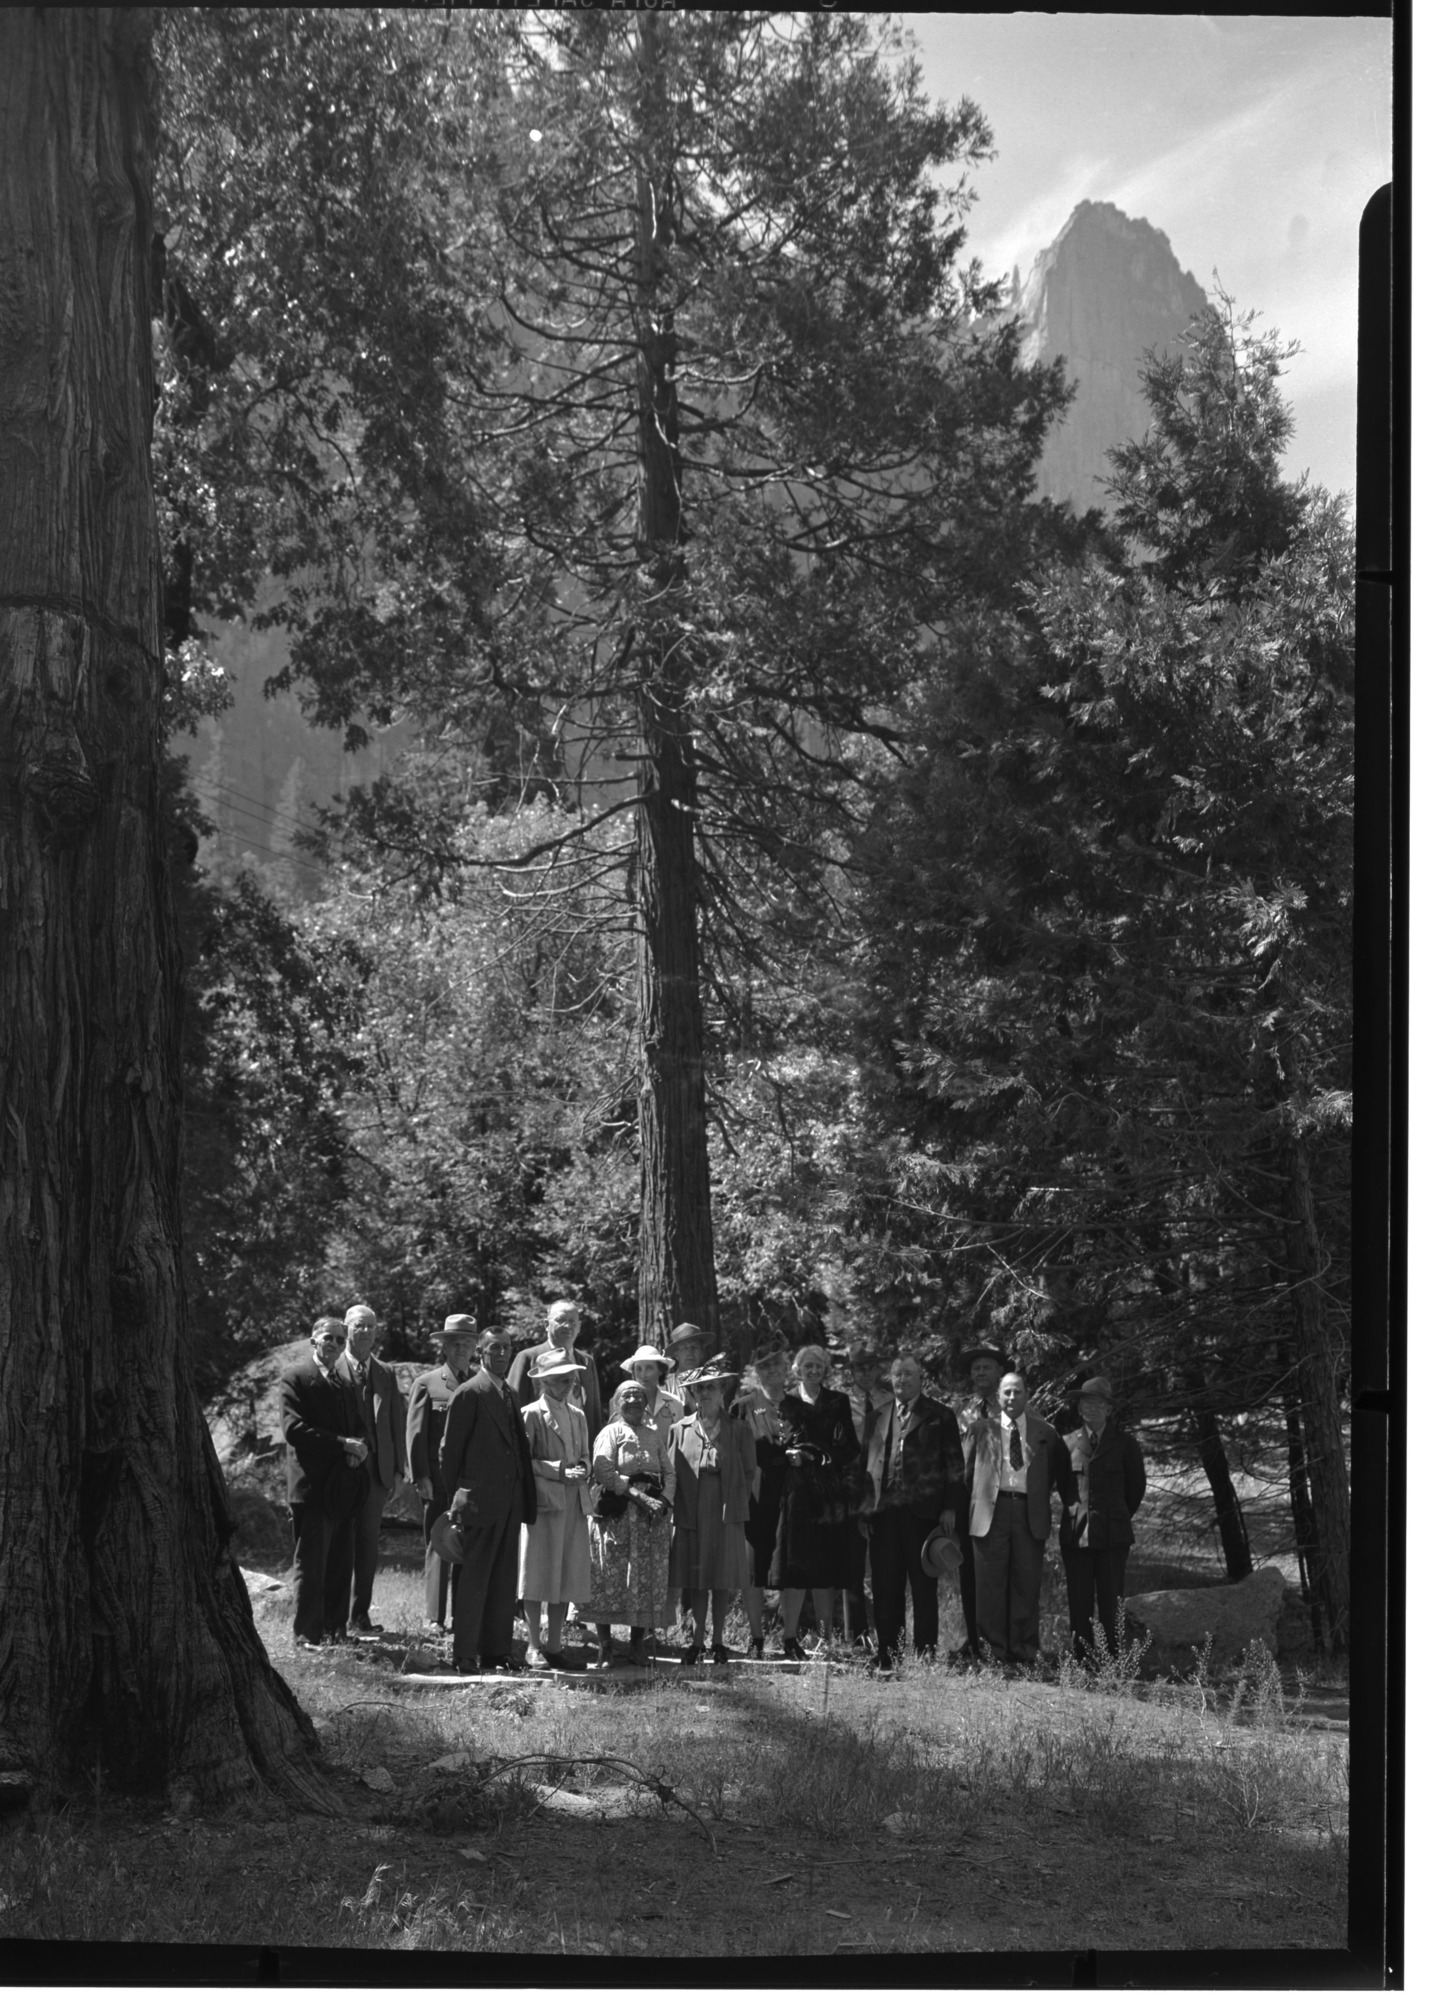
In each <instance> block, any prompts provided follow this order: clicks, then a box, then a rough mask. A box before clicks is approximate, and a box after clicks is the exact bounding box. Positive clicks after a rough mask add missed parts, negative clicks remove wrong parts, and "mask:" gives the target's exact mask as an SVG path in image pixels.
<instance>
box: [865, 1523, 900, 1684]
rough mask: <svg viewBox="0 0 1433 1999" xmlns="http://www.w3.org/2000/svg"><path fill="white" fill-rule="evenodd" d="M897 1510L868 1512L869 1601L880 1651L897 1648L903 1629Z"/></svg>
mask: <svg viewBox="0 0 1433 1999" xmlns="http://www.w3.org/2000/svg"><path fill="white" fill-rule="evenodd" d="M898 1513H899V1509H898V1508H896V1507H888V1508H887V1509H886V1510H885V1511H884V1512H883V1513H873V1514H872V1515H871V1602H872V1608H873V1610H874V1611H875V1617H876V1644H877V1646H878V1647H879V1649H880V1650H881V1651H882V1652H894V1651H895V1650H897V1648H898V1647H899V1646H900V1643H901V1640H902V1639H903V1638H904V1636H905V1628H906V1571H905V1561H904V1558H903V1555H902V1551H901V1524H900V1520H899V1518H898Z"/></svg>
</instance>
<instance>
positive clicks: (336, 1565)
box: [279, 1319, 368, 1651]
mask: <svg viewBox="0 0 1433 1999" xmlns="http://www.w3.org/2000/svg"><path fill="white" fill-rule="evenodd" d="M309 1337H310V1340H311V1342H312V1347H313V1351H312V1354H311V1355H310V1356H309V1357H308V1358H307V1359H305V1360H299V1361H295V1362H294V1363H293V1365H292V1366H291V1367H286V1368H285V1369H284V1371H283V1373H282V1375H281V1376H280V1377H279V1406H280V1411H281V1418H280V1421H281V1428H282V1430H283V1438H284V1444H285V1446H286V1466H285V1469H286V1472H287V1477H288V1493H289V1513H290V1516H291V1518H292V1520H293V1527H294V1644H295V1646H296V1647H297V1648H298V1650H300V1651H316V1650H317V1649H318V1648H319V1647H320V1646H321V1645H323V1644H324V1643H325V1642H326V1641H337V1640H339V1639H341V1638H342V1637H343V1636H344V1631H345V1626H346V1624H347V1619H348V1591H349V1579H350V1577H351V1576H352V1574H353V1521H354V1515H355V1514H356V1513H357V1512H358V1510H359V1508H360V1507H361V1506H362V1505H363V1503H364V1499H365V1497H366V1495H367V1490H368V1472H367V1470H366V1468H365V1461H366V1459H367V1457H368V1444H367V1441H366V1440H365V1438H364V1435H363V1412H362V1410H361V1409H360V1407H359V1403H358V1397H357V1395H356V1394H355V1392H354V1390H353V1388H352V1386H351V1385H350V1383H349V1382H348V1381H346V1380H345V1379H344V1377H343V1376H342V1375H341V1374H340V1373H339V1372H338V1360H339V1355H340V1354H341V1353H342V1352H343V1343H344V1337H345V1335H344V1325H343V1321H342V1319H319V1320H317V1321H316V1322H315V1324H314V1329H313V1332H312V1333H311V1334H310V1336H309Z"/></svg>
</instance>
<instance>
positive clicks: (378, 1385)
mask: <svg viewBox="0 0 1433 1999" xmlns="http://www.w3.org/2000/svg"><path fill="white" fill-rule="evenodd" d="M334 1372H335V1374H341V1375H342V1376H343V1378H344V1380H345V1381H346V1382H347V1383H348V1385H349V1387H350V1388H351V1389H352V1390H353V1393H354V1395H355V1396H356V1397H357V1399H358V1402H359V1405H360V1407H361V1409H362V1411H363V1434H364V1436H365V1437H366V1438H367V1440H368V1474H369V1477H370V1479H371V1480H372V1481H373V1483H374V1484H375V1485H377V1486H381V1487H382V1489H383V1491H384V1492H385V1493H388V1492H392V1490H393V1488H394V1486H395V1485H396V1484H397V1482H398V1480H399V1479H400V1478H402V1477H403V1476H404V1474H405V1472H406V1470H407V1465H408V1438H407V1421H406V1412H405V1410H404V1407H403V1391H402V1390H401V1389H400V1388H399V1386H398V1377H397V1375H396V1374H395V1373H394V1372H393V1370H392V1368H391V1367H390V1366H389V1365H388V1363H387V1361H382V1360H379V1359H377V1358H376V1357H375V1356H373V1355H370V1356H369V1361H368V1378H367V1380H366V1381H365V1383H364V1385H363V1387H362V1389H360V1388H359V1385H358V1378H357V1369H356V1368H355V1366H354V1364H353V1360H352V1358H351V1357H350V1355H349V1354H348V1353H347V1352H345V1353H342V1354H340V1355H339V1357H338V1362H337V1365H336V1366H335V1368H334Z"/></svg>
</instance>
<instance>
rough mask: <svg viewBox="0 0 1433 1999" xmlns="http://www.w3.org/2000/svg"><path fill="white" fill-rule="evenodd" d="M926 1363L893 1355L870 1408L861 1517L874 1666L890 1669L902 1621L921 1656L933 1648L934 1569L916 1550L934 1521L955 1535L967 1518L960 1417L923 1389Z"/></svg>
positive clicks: (935, 1632) (935, 1627) (936, 1618)
mask: <svg viewBox="0 0 1433 1999" xmlns="http://www.w3.org/2000/svg"><path fill="white" fill-rule="evenodd" d="M923 1381H924V1369H923V1368H922V1366H921V1363H920V1362H919V1361H918V1360H917V1359H916V1358H915V1356H914V1355H913V1354H898V1355H897V1356H896V1358H895V1359H894V1360H893V1361H892V1362H891V1372H890V1383H891V1400H890V1401H889V1402H888V1403H887V1404H886V1405H885V1407H884V1408H882V1409H880V1410H877V1411H875V1412H874V1413H873V1415H872V1417H871V1420H870V1422H869V1424H868V1425H867V1434H866V1439H865V1464H866V1475H865V1487H866V1492H865V1498H864V1501H863V1503H862V1508H861V1511H862V1517H863V1518H864V1519H865V1521H866V1524H867V1531H868V1533H869V1536H870V1543H871V1602H872V1608H873V1609H874V1612H875V1618H876V1670H877V1671H878V1672H881V1673H888V1672H890V1671H891V1670H892V1667H893V1665H894V1662H895V1654H896V1653H897V1652H898V1651H899V1650H900V1649H901V1646H902V1643H903V1641H904V1636H905V1628H906V1588H907V1585H909V1588H910V1598H911V1636H912V1639H913V1641H914V1644H915V1649H916V1653H917V1655H918V1656H921V1657H925V1658H930V1657H933V1656H934V1653H935V1647H936V1639H937V1637H938V1636H939V1615H940V1614H939V1608H938V1604H937V1599H936V1585H935V1574H934V1572H933V1570H932V1569H931V1568H930V1567H929V1566H928V1565H927V1564H925V1563H923V1562H922V1560H921V1556H922V1552H923V1551H924V1549H925V1546H926V1543H927V1541H928V1540H929V1539H930V1536H931V1532H932V1530H933V1529H934V1528H937V1527H938V1528H939V1529H940V1530H941V1532H942V1533H943V1534H944V1535H945V1536H946V1537H947V1538H952V1539H953V1538H954V1537H955V1536H956V1535H958V1534H959V1533H960V1532H961V1531H962V1529H963V1528H964V1525H965V1484H964V1464H963V1460H962V1457H961V1448H960V1425H959V1423H958V1422H957V1420H956V1415H955V1411H954V1410H953V1409H948V1408H947V1407H946V1405H945V1404H944V1403H943V1402H937V1401H936V1400H935V1398H934V1396H931V1395H927V1394H925V1392H924V1389H923V1386H922V1384H923Z"/></svg>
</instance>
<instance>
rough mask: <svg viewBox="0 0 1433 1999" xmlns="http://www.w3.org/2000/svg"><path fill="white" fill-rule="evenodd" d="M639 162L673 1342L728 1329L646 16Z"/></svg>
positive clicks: (641, 1084)
mask: <svg viewBox="0 0 1433 1999" xmlns="http://www.w3.org/2000/svg"><path fill="white" fill-rule="evenodd" d="M638 34H639V37H640V41H639V51H640V64H641V76H642V88H641V103H640V108H639V118H640V123H641V128H642V130H643V133H644V135H645V139H646V145H647V151H646V154H645V156H644V157H643V159H642V160H641V162H640V164H639V168H638V174H637V188H636V202H637V231H636V244H635V249H636V295H637V317H638V326H637V343H638V355H637V398H638V449H639V452H640V457H641V465H640V476H641V508H642V514H641V524H640V529H639V536H640V546H641V551H642V559H643V572H642V573H643V585H644V588H645V591H646V598H647V601H646V603H645V605H644V606H643V607H642V614H641V615H642V618H643V629H642V631H641V634H640V636H639V638H638V641H637V645H636V648H635V652H636V657H637V658H638V660H639V663H640V670H641V673H642V680H643V685H642V690H641V693H640V696H639V704H638V705H639V712H640V716H641V723H642V736H643V739H642V750H643V763H642V766H641V774H640V779H639V783H640V786H641V791H640V798H641V804H640V809H639V811H638V814H637V916H638V922H637V994H638V1000H637V1005H638V1037H639V1040H638V1048H639V1053H638V1085H637V1124H638V1137H639V1143H640V1147H641V1192H640V1203H641V1213H640V1219H639V1229H638V1287H637V1309H638V1321H639V1324H640V1326H641V1332H642V1338H643V1339H644V1340H650V1341H654V1342H655V1343H656V1344H657V1345H658V1346H665V1345H666V1340H667V1335H668V1334H669V1333H670V1332H671V1330H672V1328H673V1327H674V1326H676V1325H680V1324H681V1323H682V1321H683V1320H692V1321H694V1322H695V1323H696V1324H697V1325H699V1326H702V1327H703V1328H704V1329H705V1330H707V1331H708V1332H711V1333H716V1332H717V1331H718V1330H719V1325H718V1304H717V1288H716V1256H715V1251H714V1248H713V1243H712V1219H711V1178H710V1167H709V1163H708V1158H707V1110H706V1066H705V1051H704V1047H703V1023H702V987H701V960H700V931H699V907H698V904H699V887H700V884H699V878H698V870H697V859H696V814H697V810H698V799H697V781H696V767H695V763H694V761H693V757H692V742H691V728H690V723H689V720H688V716H687V709H686V702H687V693H688V677H687V674H686V672H685V671H684V665H683V649H684V645H685V639H684V637H683V635H682V632H681V629H680V619H679V609H680V600H681V594H682V586H683V582H684V578H685V569H684V564H683V559H682V539H683V520H682V490H681V455H680V443H679V431H678V421H677V417H678V409H677V384H676V377H675V360H676V338H675V332H674V328H673V323H672V314H671V312H670V311H669V310H668V309H666V308H665V306H664V304H663V300H662V277H663V270H664V252H665V249H666V246H667V244H668V243H669V241H670V231H671V217H670V214H669V212H668V210H667V206H666V197H665V191H664V189H663V186H662V175H661V169H660V166H659V165H658V164H657V160H659V159H660V134H661V132H662V130H663V128H664V125H665V105H664V101H663V89H662V73H661V44H660V31H659V24H658V21H657V19H656V17H655V16H654V15H651V14H644V15H643V16H642V17H641V20H640V23H639V27H638Z"/></svg>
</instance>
